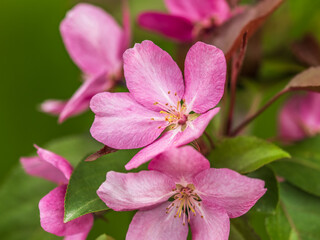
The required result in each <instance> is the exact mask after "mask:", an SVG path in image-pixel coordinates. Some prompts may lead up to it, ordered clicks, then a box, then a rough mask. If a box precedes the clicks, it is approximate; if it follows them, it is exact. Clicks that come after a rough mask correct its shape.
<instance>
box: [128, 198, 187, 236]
mask: <svg viewBox="0 0 320 240" xmlns="http://www.w3.org/2000/svg"><path fill="white" fill-rule="evenodd" d="M169 204H170V202H165V203H163V204H161V205H159V206H157V207H156V208H153V209H151V210H145V211H142V210H140V211H138V212H137V213H136V214H135V215H134V217H133V219H132V221H131V223H130V225H129V229H128V232H127V236H126V240H136V239H139V240H150V239H157V240H167V239H170V240H181V239H187V236H188V226H187V225H185V226H183V224H182V220H181V218H174V217H173V214H166V208H167V207H168V205H169Z"/></svg>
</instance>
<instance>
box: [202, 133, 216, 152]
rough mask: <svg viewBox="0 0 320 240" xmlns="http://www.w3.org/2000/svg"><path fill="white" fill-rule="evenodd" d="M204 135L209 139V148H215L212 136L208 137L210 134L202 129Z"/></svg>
mask: <svg viewBox="0 0 320 240" xmlns="http://www.w3.org/2000/svg"><path fill="white" fill-rule="evenodd" d="M204 135H205V136H206V138H207V140H208V141H209V144H210V147H211V150H212V149H214V148H215V145H214V143H213V140H212V138H211V137H210V135H209V134H208V133H207V132H206V131H204Z"/></svg>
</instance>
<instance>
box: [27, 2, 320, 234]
mask: <svg viewBox="0 0 320 240" xmlns="http://www.w3.org/2000/svg"><path fill="white" fill-rule="evenodd" d="M165 4H166V6H167V9H168V11H169V13H161V12H144V13H141V14H140V15H139V16H138V19H137V22H138V24H139V25H140V26H141V27H143V28H145V29H149V30H152V31H155V32H157V33H160V34H163V35H165V36H166V37H169V38H170V39H174V40H176V41H178V42H188V43H189V44H190V46H191V47H190V48H189V50H188V53H187V54H186V56H185V62H184V73H182V71H181V70H180V68H179V66H178V64H177V63H176V62H175V61H174V60H173V58H172V57H171V56H170V55H169V54H168V53H167V52H166V51H164V50H162V49H161V48H160V47H158V46H157V45H156V44H155V43H153V42H152V41H149V40H145V41H143V42H141V43H135V44H134V46H133V47H132V48H130V42H131V29H130V17H129V12H128V9H127V8H124V11H123V26H122V27H121V26H119V24H118V23H117V22H116V21H115V20H114V19H113V17H112V16H111V15H109V14H108V13H106V12H105V11H104V10H103V9H101V8H99V7H96V6H93V5H90V4H84V3H80V4H78V5H76V6H75V7H74V8H73V9H71V10H70V11H69V12H68V13H67V15H66V17H65V19H64V20H63V21H62V22H61V25H60V31H61V35H62V38H63V42H64V44H65V47H66V49H67V51H68V53H69V55H70V57H71V58H72V60H73V61H74V63H75V64H76V65H77V66H78V67H79V69H80V70H81V72H82V73H83V79H84V82H83V84H82V86H81V87H80V88H79V89H78V90H77V91H76V92H75V93H74V95H73V96H72V97H71V98H70V99H69V100H67V101H61V100H47V101H45V102H44V103H43V104H42V105H41V109H42V111H43V112H46V113H50V114H53V115H58V116H59V122H60V123H62V122H63V121H65V120H66V119H68V118H70V117H72V116H75V115H78V114H80V113H82V112H84V111H86V110H88V108H89V107H90V109H91V111H92V112H93V113H94V115H95V117H94V121H93V123H92V126H91V129H90V133H91V136H92V137H93V138H94V139H95V140H97V141H98V142H100V143H102V144H104V145H105V146H107V147H109V148H112V149H115V150H121V149H137V148H141V149H140V151H139V152H138V153H137V154H136V155H135V156H134V157H133V158H132V159H131V160H130V161H129V162H128V163H127V164H126V165H125V168H126V170H132V169H134V168H138V167H140V166H141V165H143V164H145V163H147V162H149V161H150V162H149V164H148V170H143V171H140V172H136V173H133V172H127V173H119V172H115V171H109V172H107V173H106V180H105V181H104V182H101V186H100V187H99V189H97V192H96V194H97V195H98V196H99V198H100V199H101V200H102V201H103V202H104V203H105V204H106V205H107V206H108V207H109V208H111V209H113V210H114V211H133V210H138V211H137V213H136V214H135V215H134V217H133V219H132V222H131V224H130V226H129V229H128V232H127V235H126V239H128V240H137V239H139V240H140V239H155V240H156V239H186V238H187V236H188V230H189V227H188V225H190V229H191V232H192V239H195V240H197V239H216V240H227V239H228V237H229V232H230V220H229V219H230V218H238V217H240V216H242V215H244V214H246V213H247V212H248V211H249V210H250V209H251V208H252V207H253V206H254V205H255V204H256V202H257V201H258V200H259V199H260V198H261V197H262V196H263V195H264V194H265V193H266V191H267V189H266V188H265V182H264V181H263V180H260V179H258V178H250V177H248V176H245V175H242V174H240V173H238V172H236V171H234V170H231V169H228V168H212V167H210V162H209V161H208V160H207V159H206V157H205V156H204V154H205V153H204V152H201V151H200V152H199V149H195V148H194V147H192V146H190V145H188V144H191V145H194V146H197V145H198V143H197V139H199V138H200V137H201V136H202V135H203V134H205V129H206V128H207V126H208V125H209V124H210V122H211V121H212V119H213V118H214V117H215V116H216V115H217V114H221V113H219V112H220V107H217V106H218V104H219V102H220V100H221V99H222V98H223V96H224V92H225V86H227V83H226V79H227V60H226V58H225V54H224V52H223V51H222V50H221V49H219V48H218V47H216V46H213V45H211V44H208V43H205V42H203V41H201V40H202V37H203V36H204V34H208V33H209V32H210V31H211V30H212V29H216V28H217V27H219V26H222V25H223V24H224V23H225V22H228V21H229V20H230V19H232V18H233V17H235V16H237V15H238V14H241V12H242V11H243V9H244V7H236V8H233V9H231V8H230V6H229V5H228V3H227V2H226V1H225V0H211V1H209V0H201V1H192V0H183V1H182V0H165ZM123 79H125V84H126V86H127V89H128V92H115V91H114V89H115V86H117V84H119V83H121V82H122V81H123ZM318 102H320V98H319V95H318V94H316V93H308V94H307V95H301V96H293V97H292V99H290V100H289V101H288V102H287V103H286V104H285V106H284V108H283V110H282V111H281V112H280V114H279V138H280V139H281V140H283V141H289V142H290V141H296V140H301V139H303V138H305V137H307V136H311V135H315V134H317V133H319V132H320V118H319V116H320V114H319V108H318V104H317V103H318ZM310 109H312V111H310ZM209 137H210V136H209ZM35 147H36V149H37V156H36V157H24V158H21V164H22V165H23V168H24V170H25V171H26V172H27V173H28V174H30V175H32V176H37V177H41V178H44V179H47V180H50V181H52V182H54V183H56V184H57V185H58V187H56V188H55V189H53V190H52V191H51V192H49V193H48V194H47V195H46V196H44V197H43V198H42V199H41V200H40V202H39V210H40V222H41V226H42V228H43V229H44V230H45V231H47V232H49V233H52V234H55V235H57V236H64V237H65V239H66V240H71V239H72V240H76V239H79V240H81V239H86V238H87V236H88V234H89V232H90V230H91V228H92V226H93V223H94V213H89V214H86V215H83V216H80V217H78V218H76V219H74V220H71V221H69V222H64V213H65V205H64V200H65V195H66V191H67V186H68V183H69V179H70V177H71V175H72V172H73V167H72V166H71V164H70V163H69V162H68V161H67V160H66V159H65V158H63V157H62V156H59V155H57V154H55V153H53V152H51V151H49V150H46V149H43V148H40V147H38V146H35ZM198 148H199V146H198ZM200 150H201V149H200ZM213 167H215V166H213Z"/></svg>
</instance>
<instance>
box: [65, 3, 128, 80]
mask: <svg viewBox="0 0 320 240" xmlns="http://www.w3.org/2000/svg"><path fill="white" fill-rule="evenodd" d="M60 31H61V35H62V38H63V41H64V44H65V46H66V48H67V50H68V52H69V54H70V56H71V58H72V59H73V61H74V62H75V63H76V64H77V65H78V66H79V68H80V69H81V70H82V71H83V72H85V73H86V74H89V75H96V74H100V73H102V72H114V71H116V70H117V69H118V68H119V67H120V64H121V54H122V50H123V49H122V41H123V31H122V29H121V28H120V26H119V25H118V24H117V23H116V21H115V20H114V19H113V18H112V16H110V15H109V14H108V13H106V12H105V11H104V10H102V9H101V8H98V7H95V6H93V5H90V4H85V3H81V4H78V5H76V6H75V7H74V8H73V9H72V10H70V11H69V12H68V13H67V15H66V18H65V19H64V20H63V21H62V23H61V25H60Z"/></svg>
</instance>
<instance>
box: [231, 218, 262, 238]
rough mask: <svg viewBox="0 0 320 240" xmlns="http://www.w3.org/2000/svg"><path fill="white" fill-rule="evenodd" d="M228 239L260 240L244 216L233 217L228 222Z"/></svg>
mask: <svg viewBox="0 0 320 240" xmlns="http://www.w3.org/2000/svg"><path fill="white" fill-rule="evenodd" d="M229 240H260V238H259V236H258V235H257V234H256V233H255V231H254V230H253V228H252V227H251V226H250V225H249V222H248V221H247V220H246V219H245V218H243V217H242V218H234V219H231V222H230V236H229Z"/></svg>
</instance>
